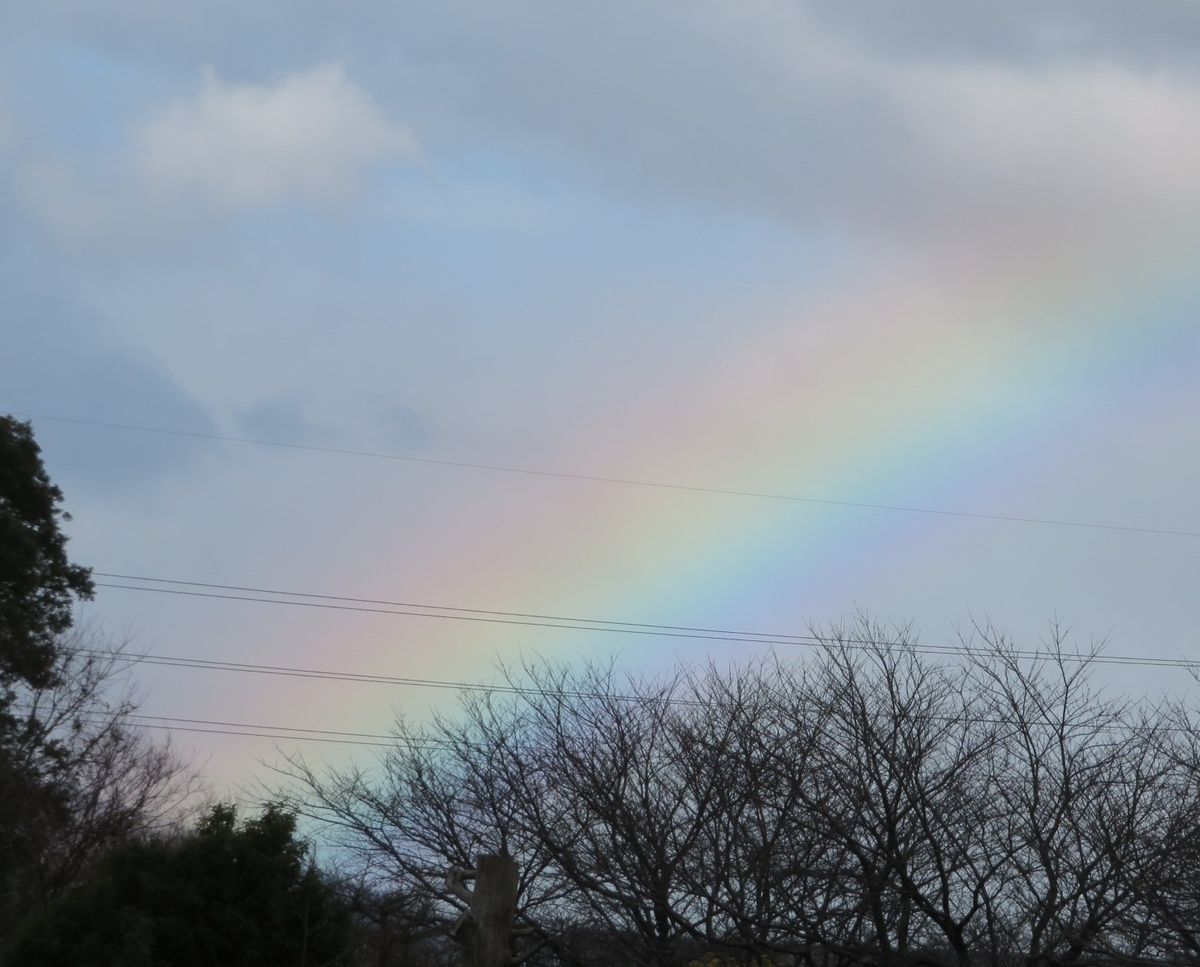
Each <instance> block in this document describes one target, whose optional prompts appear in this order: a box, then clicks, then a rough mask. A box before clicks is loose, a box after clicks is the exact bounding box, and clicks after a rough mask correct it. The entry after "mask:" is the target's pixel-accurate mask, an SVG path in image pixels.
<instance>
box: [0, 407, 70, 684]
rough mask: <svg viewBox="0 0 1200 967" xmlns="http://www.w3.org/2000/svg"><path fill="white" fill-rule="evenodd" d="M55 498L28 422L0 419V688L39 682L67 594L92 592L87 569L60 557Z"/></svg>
mask: <svg viewBox="0 0 1200 967" xmlns="http://www.w3.org/2000/svg"><path fill="white" fill-rule="evenodd" d="M61 503H62V491H60V490H59V489H58V488H57V487H56V486H54V485H53V484H52V483H51V482H50V478H49V477H48V476H47V474H46V468H45V467H44V466H42V455H41V449H40V448H39V447H38V445H37V442H36V441H35V440H34V438H33V430H32V428H31V427H30V425H29V424H28V423H22V422H20V421H18V420H15V419H13V418H12V417H11V416H3V417H0V687H3V686H5V685H8V684H11V683H12V682H14V681H17V682H25V683H27V684H30V685H34V686H43V685H45V684H47V683H48V680H49V676H50V675H51V672H52V669H53V667H54V658H55V654H56V649H55V641H56V639H57V636H58V635H60V634H62V633H63V632H64V631H66V630H67V628H69V627H70V626H71V609H72V605H73V598H75V597H79V598H90V597H91V596H92V591H93V588H92V581H91V578H90V576H89V575H90V572H89V571H88V569H87V568H84V567H81V566H79V565H78V564H72V563H71V562H70V561H69V560H67V551H66V545H67V538H66V536H65V535H64V534H63V533H62V531H61V530H60V529H59V524H60V522H61V521H65V520H69V519H70V517H69V515H68V514H67V513H66V512H65V511H63V510H62V508H61V507H60V504H61Z"/></svg>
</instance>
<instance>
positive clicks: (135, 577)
mask: <svg viewBox="0 0 1200 967" xmlns="http://www.w3.org/2000/svg"><path fill="white" fill-rule="evenodd" d="M92 574H94V575H95V576H96V577H105V578H115V579H117V580H121V581H143V582H147V583H150V584H172V585H179V586H182V587H192V588H212V589H215V590H218V591H239V592H243V593H247V594H274V595H279V596H282V597H288V598H313V599H316V600H320V601H344V602H349V603H351V604H378V605H386V606H388V607H389V608H423V609H427V610H429V611H453V612H456V613H459V614H478V615H493V616H498V617H503V618H529V619H536V620H539V621H555V622H564V623H570V624H573V625H605V626H614V627H621V628H642V629H655V630H657V629H661V630H664V631H692V632H699V633H703V634H715V635H737V636H750V637H754V638H783V639H787V640H801V641H817V640H818V638H817V636H816V635H797V634H783V633H779V632H774V631H738V630H730V629H728V628H704V627H694V626H691V625H671V624H661V623H653V622H648V621H616V620H614V619H612V618H574V617H570V616H567V615H557V614H539V613H537V612H530V611H497V610H495V609H490V608H464V607H459V606H454V605H448V604H422V603H420V602H414V601H390V600H386V599H382V598H356V597H351V596H349V595H345V594H317V593H314V592H311V591H284V590H280V589H278V588H257V587H248V586H245V585H238V584H213V583H210V582H206V581H180V580H176V579H173V578H157V577H147V576H145V575H143V574H116V573H114V572H111V571H92ZM105 586H106V587H107V586H108V585H105ZM424 616H425V617H437V616H436V615H424ZM556 627H557V626H556ZM585 630H587V629H585ZM593 630H597V631H605V630H609V629H608V628H607V627H605V628H595V629H593Z"/></svg>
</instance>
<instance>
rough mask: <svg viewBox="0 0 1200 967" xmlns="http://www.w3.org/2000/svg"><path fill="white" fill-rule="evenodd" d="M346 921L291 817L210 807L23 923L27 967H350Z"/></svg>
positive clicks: (131, 850)
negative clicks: (188, 826)
mask: <svg viewBox="0 0 1200 967" xmlns="http://www.w3.org/2000/svg"><path fill="white" fill-rule="evenodd" d="M350 931H351V921H350V916H349V913H348V911H347V909H346V907H345V905H344V904H343V903H342V902H341V901H340V900H339V899H338V897H337V896H336V894H335V892H334V890H333V889H332V887H331V886H330V885H329V884H328V883H327V882H325V881H324V880H323V879H322V877H321V876H320V874H319V873H318V872H317V870H316V868H315V867H314V866H313V865H312V863H311V862H309V858H308V850H307V847H306V846H305V844H304V843H303V842H301V841H299V840H298V839H297V838H296V823H295V817H294V815H293V814H291V813H289V812H286V811H284V810H283V809H281V808H279V807H276V806H268V807H267V808H266V809H265V810H264V811H263V813H262V814H261V815H260V816H258V817H256V818H252V819H247V820H245V821H243V822H242V823H240V824H239V823H238V822H237V818H236V815H235V811H234V808H233V807H232V806H215V807H213V809H212V810H211V812H210V813H209V814H208V815H207V816H206V817H205V818H204V819H203V820H202V821H201V822H200V823H199V824H198V826H197V827H196V829H195V830H194V831H193V832H190V833H187V834H184V835H181V836H178V837H176V838H170V839H150V840H144V841H139V842H131V843H128V844H126V845H124V846H121V847H118V848H117V849H115V850H114V851H112V852H111V853H110V854H109V855H108V856H107V857H106V858H105V859H104V860H103V861H102V862H100V863H99V864H98V865H97V867H96V868H95V869H94V870H93V871H92V873H91V875H90V876H89V877H88V878H87V879H86V880H85V881H84V882H82V883H81V884H79V885H78V886H77V887H75V888H74V889H72V890H69V891H68V892H66V893H65V894H63V895H62V896H61V897H59V898H58V899H57V900H55V901H54V902H52V903H51V904H49V906H48V907H47V908H46V909H45V910H43V911H41V912H40V913H39V914H37V915H35V916H34V917H32V918H31V919H30V920H29V921H27V922H26V924H25V925H24V928H23V929H22V930H21V931H19V933H18V936H17V937H16V938H15V941H14V942H13V944H12V945H11V947H10V949H9V952H8V956H7V959H6V960H5V963H6V964H9V965H13V967H15V965H18V964H19V965H22V967H201V965H204V967H211V965H213V964H220V965H222V967H273V965H279V964H295V965H300V967H304V965H317V964H322V965H329V964H337V963H342V962H344V958H345V957H346V956H347V951H348V948H349V944H350V936H351V934H350Z"/></svg>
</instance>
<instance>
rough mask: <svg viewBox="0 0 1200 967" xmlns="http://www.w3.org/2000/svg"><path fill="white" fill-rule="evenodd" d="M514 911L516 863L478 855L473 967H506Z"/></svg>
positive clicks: (509, 960)
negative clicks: (475, 937)
mask: <svg viewBox="0 0 1200 967" xmlns="http://www.w3.org/2000/svg"><path fill="white" fill-rule="evenodd" d="M516 912H517V864H516V863H515V862H514V861H513V860H511V859H509V858H508V857H507V856H480V857H479V859H478V860H477V866H476V868H475V892H474V893H473V894H472V895H471V915H472V917H473V918H474V920H475V926H476V928H477V929H478V931H479V934H478V941H477V944H476V948H475V967H509V965H510V964H511V963H512V957H513V951H512V926H513V916H514V915H515V914H516Z"/></svg>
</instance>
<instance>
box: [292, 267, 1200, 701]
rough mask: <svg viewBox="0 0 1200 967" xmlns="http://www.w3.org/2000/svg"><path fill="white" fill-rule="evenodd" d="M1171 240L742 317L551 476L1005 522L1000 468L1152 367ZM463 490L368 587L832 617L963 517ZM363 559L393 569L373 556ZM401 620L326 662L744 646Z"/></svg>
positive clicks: (627, 609)
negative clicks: (835, 596)
mask: <svg viewBox="0 0 1200 967" xmlns="http://www.w3.org/2000/svg"><path fill="white" fill-rule="evenodd" d="M1182 251H1184V249H1182V248H1181V247H1178V246H1177V247H1174V248H1173V249H1172V253H1173V254H1172V255H1171V256H1170V257H1161V256H1160V257H1151V255H1150V254H1144V255H1143V256H1142V258H1141V259H1140V261H1138V262H1137V263H1131V262H1130V261H1129V260H1128V259H1123V258H1118V257H1116V256H1112V257H1109V258H1103V257H1098V256H1096V254H1095V252H1084V253H1079V252H1072V253H1071V254H1070V256H1069V257H1062V256H1053V257H1045V258H1043V257H1040V255H1039V253H1036V252H1034V253H1032V254H1031V253H1029V252H1026V253H1024V255H1022V254H1020V253H1015V252H1014V253H1009V257H1007V258H997V257H995V255H994V254H993V256H992V257H990V258H986V257H982V256H979V257H976V258H974V259H969V258H958V259H951V260H942V261H941V262H940V268H939V269H938V271H936V272H926V273H921V272H914V271H913V270H912V268H911V266H910V267H908V268H907V269H904V270H898V271H897V272H895V273H894V274H892V275H891V276H890V277H883V278H881V277H879V276H876V277H874V278H873V279H872V280H871V282H870V284H860V285H849V284H848V283H846V282H845V281H843V282H842V283H841V284H840V285H838V286H833V287H832V288H833V290H834V291H832V292H831V293H829V294H827V295H826V296H824V297H823V298H821V299H812V300H810V301H809V302H807V303H806V304H804V305H802V306H799V307H797V308H796V309H795V310H794V311H792V312H788V313H782V314H780V315H779V316H778V317H776V318H774V319H772V320H769V321H767V322H764V321H763V320H755V324H754V325H753V326H748V327H747V333H748V336H747V338H746V339H745V340H744V341H743V342H742V344H741V345H739V346H736V347H733V348H732V350H731V351H730V352H729V353H728V354H726V355H724V356H723V357H722V358H721V359H720V360H715V361H714V362H713V365H712V367H711V368H710V369H709V370H708V371H706V372H698V373H682V374H671V375H670V377H669V380H668V383H669V386H668V389H669V392H664V394H663V397H664V400H665V402H664V403H663V405H662V406H661V407H660V408H659V409H657V410H655V411H654V412H650V413H647V414H645V417H644V419H643V420H641V422H640V425H639V426H638V427H637V428H636V429H635V430H633V431H630V428H629V427H628V426H627V425H625V426H621V427H618V428H617V432H610V433H609V435H608V437H607V439H608V441H609V442H607V443H604V444H603V445H597V443H596V442H595V441H596V440H598V439H604V437H603V436H602V435H601V434H596V435H595V436H592V435H590V434H587V433H584V434H582V437H583V439H582V440H581V443H580V446H579V449H578V451H577V452H576V453H574V454H568V455H564V456H563V458H562V459H561V461H560V462H559V463H558V465H557V466H556V468H555V469H567V470H578V471H580V472H582V473H600V474H606V475H618V476H628V477H631V478H639V479H646V480H660V481H667V482H678V483H686V484H696V485H699V486H711V487H719V488H732V489H738V490H751V491H767V492H772V493H784V494H796V495H808V496H811V497H815V498H823V497H824V498H832V499H835V500H851V501H870V502H886V503H894V504H910V505H917V506H928V507H938V508H946V509H954V510H963V511H985V512H986V511H996V512H999V513H1004V512H1006V510H1007V508H1005V506H1004V505H1003V503H1002V501H1003V498H1004V494H1003V492H997V480H998V479H1001V478H1003V477H1004V475H1005V474H1006V473H1009V474H1011V473H1012V472H1014V468H1018V467H1022V466H1023V467H1036V466H1037V465H1038V463H1039V460H1041V459H1042V457H1043V456H1047V455H1049V454H1051V453H1052V452H1054V451H1055V450H1056V449H1058V448H1061V446H1062V445H1063V441H1064V440H1067V439H1069V438H1070V437H1071V435H1072V433H1074V432H1076V431H1077V429H1078V426H1079V421H1080V419H1081V416H1080V409H1079V407H1078V405H1077V404H1078V403H1079V401H1081V400H1083V399H1086V398H1093V397H1094V396H1095V394H1110V393H1111V392H1113V390H1114V389H1115V388H1117V387H1118V386H1119V384H1120V382H1121V381H1122V380H1124V379H1125V378H1127V376H1128V375H1129V374H1136V375H1138V376H1139V377H1142V378H1146V379H1149V378H1151V376H1152V375H1153V374H1156V373H1160V372H1166V371H1168V370H1169V369H1170V363H1171V359H1172V355H1173V347H1175V346H1176V345H1177V342H1178V340H1179V339H1181V338H1187V337H1188V335H1189V333H1190V332H1191V331H1192V330H1193V329H1194V323H1193V322H1192V319H1193V318H1194V315H1193V314H1194V310H1195V308H1196V307H1197V305H1198V304H1200V284H1198V283H1197V282H1196V281H1195V280H1194V278H1193V277H1192V276H1193V273H1191V272H1189V271H1188V270H1187V269H1186V265H1187V262H1188V260H1187V259H1186V258H1184V257H1183V255H1182V254H1181V253H1182ZM1188 251H1190V250H1188ZM1176 377H1177V378H1178V380H1182V379H1184V378H1186V377H1185V375H1184V374H1176V376H1175V377H1170V378H1168V379H1167V382H1166V384H1165V388H1164V392H1165V391H1169V389H1170V379H1171V378H1176ZM1179 385H1182V384H1181V383H1180V384H1179ZM607 391H608V392H611V393H620V386H619V384H612V385H610V386H609V388H608V390H607ZM610 429H611V428H610ZM433 472H448V473H459V472H461V473H472V472H474V471H433ZM479 493H480V494H481V498H480V500H479V501H478V503H477V504H473V505H472V506H471V507H467V508H465V509H464V510H463V511H462V513H461V514H460V515H459V517H458V519H457V521H456V525H455V527H454V528H452V530H451V532H449V533H448V534H447V533H445V532H443V533H441V534H440V535H439V536H438V538H437V540H436V541H435V540H434V539H433V538H430V540H429V541H427V542H426V543H427V545H428V546H429V547H436V551H435V552H434V553H433V554H432V556H431V557H429V558H428V559H427V560H426V561H425V563H424V565H423V570H422V576H421V580H420V587H419V588H417V589H415V590H414V588H413V587H412V582H411V573H408V572H406V573H408V576H406V577H405V579H404V582H403V586H401V585H399V584H396V585H391V584H388V583H387V582H380V581H377V582H376V583H375V585H374V587H373V589H372V590H373V593H379V594H380V595H381V596H386V597H398V598H408V599H413V598H414V597H417V596H418V595H419V596H420V597H423V598H424V599H425V600H430V601H442V602H445V603H448V604H466V605H470V606H476V607H484V608H489V607H490V608H499V609H511V610H533V611H537V610H540V611H546V612H557V613H561V614H568V615H580V616H590V617H597V618H606V617H607V618H616V619H624V620H635V621H650V622H666V623H678V624H694V623H705V622H711V623H718V622H724V623H725V624H727V625H728V624H729V623H730V622H731V621H735V622H736V624H734V626H736V627H749V628H751V629H760V630H769V631H777V632H792V633H795V632H800V633H802V632H804V631H805V630H806V629H807V626H808V622H809V621H810V620H819V621H825V620H828V619H830V618H835V617H837V615H831V614H829V613H828V612H827V606H826V605H825V603H824V601H825V598H826V593H827V591H828V589H829V588H830V587H831V586H832V584H833V583H836V582H842V583H843V584H844V583H845V582H847V581H853V579H854V578H855V577H856V576H858V577H861V576H864V575H867V574H886V573H887V571H888V569H895V568H902V567H904V566H906V561H907V560H908V559H910V558H911V556H912V554H913V553H914V550H915V549H919V547H920V545H921V542H922V541H923V540H925V539H927V534H928V532H929V529H930V528H931V527H940V528H945V527H956V526H963V525H962V524H961V522H952V521H948V520H946V519H938V518H930V517H924V516H919V515H909V514H902V513H888V512H884V511H872V510H861V509H849V508H844V507H837V506H827V505H822V504H808V503H802V502H786V501H777V500H767V499H750V498H735V497H728V496H720V495H708V494H698V493H686V492H683V493H681V492H675V491H656V490H647V489H642V488H636V487H624V486H617V485H611V484H603V483H587V482H583V483H581V482H576V481H562V480H542V479H537V478H520V479H516V480H511V479H510V480H507V481H504V482H503V484H502V485H498V484H496V482H495V480H494V479H490V478H489V479H488V480H486V481H483V480H481V481H480V490H479ZM1134 523H1145V524H1147V525H1153V524H1154V523H1155V522H1154V521H1153V520H1152V519H1150V520H1145V521H1134ZM439 526H444V522H439ZM970 526H1021V525H976V524H972V525H970ZM403 553H404V551H403V549H399V550H398V551H397V554H403ZM376 566H377V568H378V573H383V574H385V575H386V574H387V573H388V570H387V569H388V562H377V564H376ZM781 602H782V604H781ZM865 603H869V602H865ZM730 615H734V616H735V617H734V618H731V617H730ZM756 616H757V617H756ZM402 620H405V621H409V622H411V624H407V625H404V626H403V627H402V628H401V629H399V630H397V627H396V625H394V624H390V625H388V626H387V628H381V629H379V630H378V632H377V633H373V634H372V635H371V636H370V638H369V640H364V641H363V642H361V647H356V648H355V655H354V657H353V659H348V660H346V661H344V662H343V664H353V665H354V666H361V667H363V668H370V669H379V670H382V671H385V672H397V671H400V670H402V671H403V673H405V674H414V675H416V674H421V675H431V676H447V677H454V678H462V677H471V678H478V677H481V674H480V673H481V671H482V672H484V673H486V671H487V669H488V667H489V665H490V664H492V663H493V662H494V660H495V659H496V658H497V656H499V657H501V658H504V659H507V660H512V659H513V658H515V657H516V655H517V654H518V653H524V654H528V653H531V652H537V653H541V654H545V655H548V656H551V657H556V658H563V659H569V658H575V657H590V658H597V657H601V656H604V655H607V654H610V653H611V652H613V651H614V650H620V651H621V653H622V655H623V656H624V658H625V660H634V661H639V660H646V661H660V660H661V661H666V660H671V659H675V658H679V657H690V658H692V659H702V658H704V657H705V656H706V655H711V656H713V657H721V656H732V655H745V654H746V648H747V646H746V645H744V644H743V645H732V644H730V645H722V644H721V643H710V642H679V641H671V640H655V639H641V638H629V637H626V636H606V635H593V634H585V633H580V632H549V631H542V630H531V629H505V628H497V627H494V626H487V625H482V626H480V625H469V624H460V623H458V622H441V621H424V620H422V619H402ZM314 660H316V659H315V658H314ZM483 677H487V676H486V674H484V675H483Z"/></svg>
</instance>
